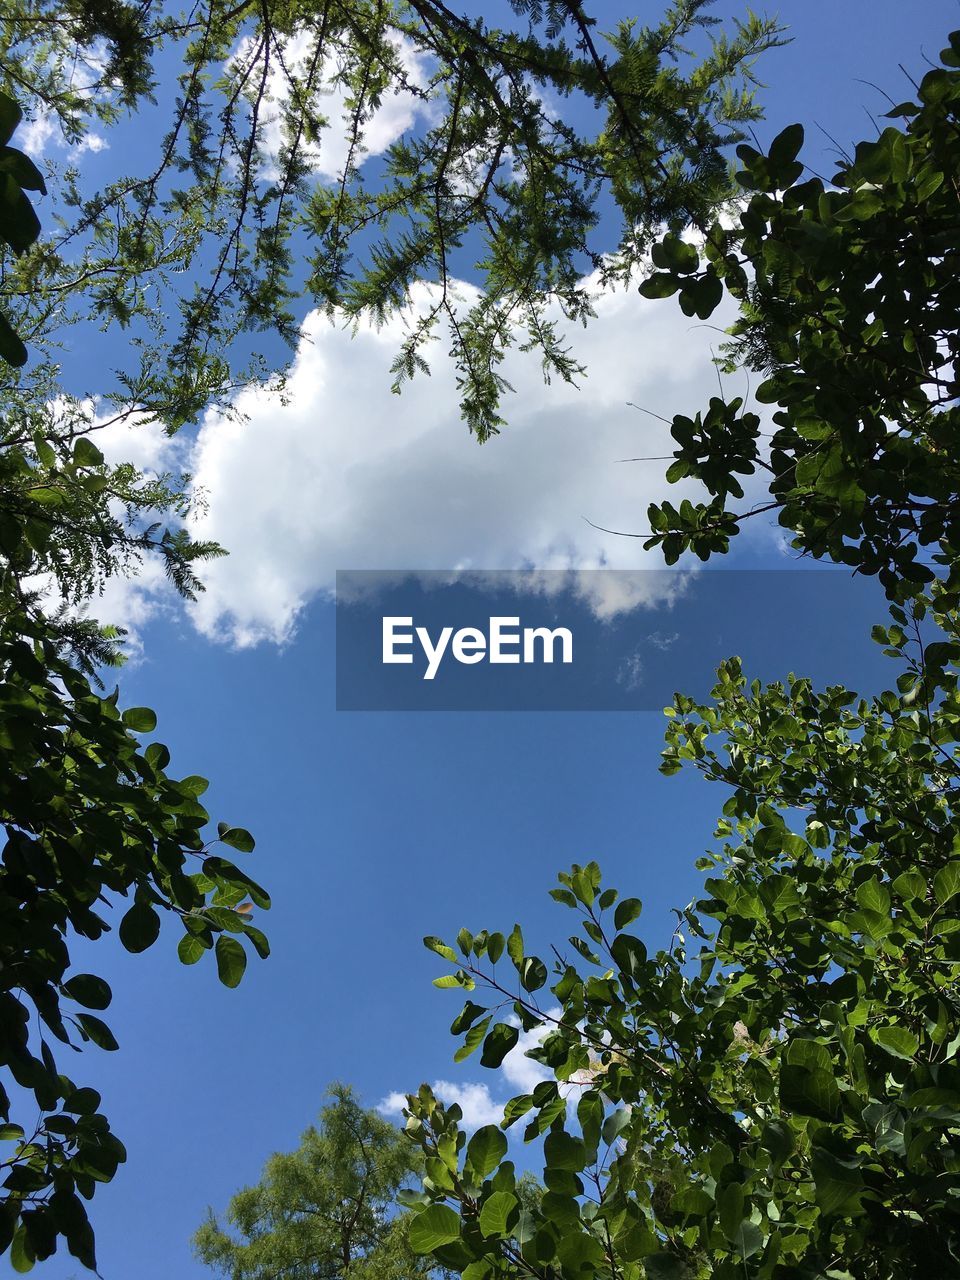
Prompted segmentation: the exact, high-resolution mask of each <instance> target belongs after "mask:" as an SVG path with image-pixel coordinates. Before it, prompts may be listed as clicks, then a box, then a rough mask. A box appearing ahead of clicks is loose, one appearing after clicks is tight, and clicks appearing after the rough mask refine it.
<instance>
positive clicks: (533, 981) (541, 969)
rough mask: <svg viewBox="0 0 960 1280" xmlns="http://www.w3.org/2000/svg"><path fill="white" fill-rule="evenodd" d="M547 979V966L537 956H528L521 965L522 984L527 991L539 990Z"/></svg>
mask: <svg viewBox="0 0 960 1280" xmlns="http://www.w3.org/2000/svg"><path fill="white" fill-rule="evenodd" d="M546 980H547V966H546V965H545V964H544V963H543V961H542V960H540V959H539V958H538V957H537V956H527V957H526V959H525V960H524V961H523V964H522V965H521V966H520V984H521V986H522V987H523V988H524V990H525V991H539V990H540V988H541V987H542V986H543V984H544V983H545V982H546Z"/></svg>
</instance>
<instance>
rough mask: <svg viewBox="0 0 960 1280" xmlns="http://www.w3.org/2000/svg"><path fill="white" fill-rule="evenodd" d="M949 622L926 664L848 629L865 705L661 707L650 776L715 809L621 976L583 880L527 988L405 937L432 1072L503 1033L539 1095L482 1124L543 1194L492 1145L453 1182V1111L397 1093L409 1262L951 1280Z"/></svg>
mask: <svg viewBox="0 0 960 1280" xmlns="http://www.w3.org/2000/svg"><path fill="white" fill-rule="evenodd" d="M957 603H958V602H957V598H956V596H955V595H953V596H952V597H951V596H947V595H946V594H941V593H939V592H938V593H936V594H935V596H934V599H933V602H932V606H931V607H932V608H933V611H934V614H935V617H936V621H937V623H938V624H939V626H940V627H941V628H942V629H943V631H944V633H945V634H946V635H947V636H948V640H947V641H943V642H941V643H940V645H939V647H937V646H934V645H930V646H929V647H928V648H926V649H924V648H923V646H922V645H921V643H920V641H919V639H918V632H917V631H916V630H915V627H916V624H917V622H918V621H919V619H917V618H916V617H914V616H911V617H908V616H907V615H906V614H903V613H900V612H898V614H897V617H898V618H899V621H896V620H895V621H894V623H893V625H892V626H891V627H890V628H881V629H880V630H879V631H878V634H877V637H876V638H877V640H878V641H879V642H880V643H882V644H884V645H885V646H887V648H888V649H889V650H890V651H891V653H893V654H895V655H896V657H897V660H898V663H899V665H900V667H901V675H900V677H899V679H898V685H899V688H898V690H897V691H890V692H885V693H883V694H882V695H880V696H879V697H876V698H862V697H858V695H857V694H856V693H855V692H854V691H852V690H849V689H846V688H844V687H841V686H831V687H828V688H826V689H824V690H822V691H817V690H815V689H814V688H812V687H811V684H810V682H809V681H808V680H806V679H803V678H793V679H791V681H790V683H789V684H788V685H781V684H774V685H771V686H769V687H766V688H762V687H761V686H760V685H759V684H757V683H753V684H750V683H748V681H747V679H746V677H745V676H744V674H743V671H742V670H741V667H740V664H739V663H738V662H737V661H736V660H731V661H729V662H727V663H725V664H724V665H723V666H722V667H721V668H720V670H719V672H718V683H717V686H716V688H715V689H714V691H713V700H712V701H711V702H709V703H706V704H695V703H694V701H693V700H692V699H691V698H688V697H685V696H683V695H678V696H677V698H676V700H675V702H674V704H673V706H672V707H671V708H669V709H668V715H669V716H670V727H669V730H668V734H667V748H666V750H665V752H664V755H663V763H662V766H661V768H662V771H663V772H664V773H673V772H675V771H676V770H677V769H679V768H681V767H682V766H687V767H694V768H697V769H699V770H700V771H701V773H702V774H703V775H704V776H705V777H706V778H708V779H710V780H711V781H714V782H718V783H719V784H720V785H721V786H722V787H723V789H724V791H725V792H726V793H727V797H726V799H725V801H724V804H723V812H722V817H721V818H720V820H719V821H718V824H717V829H716V833H715V836H716V844H715V845H714V847H713V848H712V850H711V852H710V853H709V854H708V856H707V857H705V858H703V859H701V861H700V863H699V864H698V865H699V866H700V867H701V868H702V869H703V870H704V871H705V872H709V873H710V874H709V875H708V877H707V878H706V879H705V883H704V890H703V896H702V897H701V898H700V899H699V900H697V901H696V902H694V903H692V904H690V906H688V907H687V908H685V909H684V910H682V911H678V912H677V927H676V930H675V932H674V935H673V939H672V942H671V944H670V946H669V948H667V949H665V950H659V951H657V952H656V953H648V950H647V947H646V946H645V945H644V942H643V940H642V938H641V937H640V936H639V934H638V933H637V932H636V931H635V929H636V926H635V924H634V921H635V920H636V919H637V917H638V916H639V915H640V911H641V903H640V901H639V900H638V899H636V898H630V897H627V898H622V899H620V898H619V897H618V894H617V891H616V890H615V889H613V888H606V887H604V886H603V884H602V882H601V877H600V870H599V868H598V867H597V865H596V864H594V863H591V864H589V865H588V866H585V867H580V866H575V867H574V868H573V869H572V870H571V871H570V872H567V873H564V874H562V875H561V876H560V886H559V887H558V888H557V889H554V890H553V891H552V895H553V897H554V898H556V899H557V900H558V901H559V902H560V903H562V904H563V905H564V906H566V907H568V908H570V909H572V910H573V911H575V912H576V913H577V915H578V917H579V919H578V922H577V924H578V928H577V931H576V932H575V933H574V934H573V935H572V936H570V938H569V943H568V946H569V950H568V949H567V948H566V947H565V948H562V949H561V948H558V949H557V951H556V954H557V956H558V959H557V961H556V963H554V964H553V965H552V966H551V969H552V977H551V976H550V974H549V973H548V965H547V964H546V963H545V962H544V961H543V960H542V959H541V958H539V957H538V956H536V955H532V954H530V953H529V952H528V950H527V949H526V946H525V943H524V938H523V933H522V930H521V928H520V926H519V925H517V926H516V927H515V928H514V929H513V930H512V932H510V933H509V934H508V935H506V936H505V935H504V933H501V932H496V931H490V932H488V931H487V930H483V931H481V932H479V933H477V934H475V935H474V934H472V933H470V932H469V931H467V930H464V931H462V932H461V933H460V934H459V935H458V937H457V940H456V944H455V947H454V946H448V945H447V944H446V943H443V942H441V941H440V940H439V939H436V938H429V939H426V940H425V941H426V944H427V946H428V947H430V948H431V949H432V950H434V951H436V952H437V953H438V954H439V955H440V956H441V957H443V958H444V959H446V960H448V961H450V962H451V964H452V966H453V970H452V972H451V973H450V975H449V976H446V977H443V978H440V979H438V985H440V986H444V987H453V988H454V989H456V988H458V987H459V988H461V989H463V990H466V991H467V992H469V993H470V996H469V998H468V1000H467V1002H466V1004H465V1005H464V1008H463V1010H462V1012H461V1013H460V1014H459V1015H458V1017H457V1018H456V1019H455V1020H454V1023H453V1026H452V1028H451V1029H452V1030H453V1032H454V1033H455V1034H456V1035H457V1036H458V1038H459V1039H460V1040H461V1042H462V1047H461V1049H460V1050H459V1051H458V1053H457V1058H458V1059H460V1060H462V1059H464V1058H466V1057H468V1056H469V1055H470V1054H471V1053H472V1052H474V1051H476V1050H477V1049H480V1051H481V1064H482V1065H483V1066H485V1067H491V1068H492V1067H497V1066H498V1065H499V1064H500V1062H501V1061H502V1059H503V1057H504V1055H505V1054H506V1053H507V1052H508V1051H509V1050H510V1049H511V1048H512V1047H513V1046H514V1045H515V1044H516V1043H517V1040H518V1037H519V1028H520V1027H522V1028H523V1029H525V1030H527V1031H539V1032H540V1033H541V1034H542V1042H541V1045H540V1047H539V1048H537V1049H535V1050H533V1051H531V1054H530V1056H532V1057H534V1058H536V1059H537V1060H538V1061H540V1062H542V1063H543V1064H544V1065H545V1066H546V1067H548V1068H549V1070H550V1073H551V1078H550V1079H549V1080H547V1081H545V1082H544V1083H542V1084H540V1085H538V1086H537V1087H536V1088H535V1089H534V1090H533V1092H532V1093H530V1094H524V1095H521V1096H519V1097H516V1098H514V1099H513V1100H512V1101H511V1102H509V1103H508V1104H507V1106H506V1108H505V1119H504V1127H509V1126H510V1125H513V1124H515V1123H517V1121H519V1120H520V1119H521V1117H526V1118H527V1122H526V1128H525V1134H524V1136H525V1137H526V1138H527V1140H528V1141H532V1140H535V1139H539V1138H540V1137H541V1136H543V1139H544V1141H543V1159H544V1173H543V1181H544V1184H545V1186H546V1188H547V1193H546V1194H545V1195H544V1197H543V1199H542V1201H541V1203H540V1206H539V1207H538V1208H533V1209H531V1208H530V1207H527V1208H524V1209H523V1210H522V1211H521V1206H520V1205H519V1203H518V1200H517V1197H516V1192H515V1189H514V1174H513V1166H512V1164H511V1163H510V1162H509V1161H504V1160H503V1157H504V1156H505V1154H506V1142H505V1141H501V1143H500V1144H499V1146H497V1145H496V1144H494V1143H493V1141H492V1140H491V1148H490V1149H491V1151H492V1152H493V1157H492V1158H491V1159H484V1160H480V1159H478V1158H477V1156H476V1155H475V1154H474V1152H473V1151H472V1144H470V1145H465V1141H464V1135H463V1134H462V1133H461V1132H460V1130H459V1125H458V1121H459V1118H460V1116H459V1109H458V1108H455V1107H446V1108H445V1107H444V1106H443V1105H442V1104H441V1103H439V1102H438V1101H437V1100H436V1099H435V1098H434V1097H433V1095H432V1094H431V1093H430V1091H429V1090H427V1089H425V1088H424V1089H421V1091H420V1093H419V1094H417V1095H412V1096H411V1097H410V1098H409V1100H408V1114H409V1120H408V1126H407V1127H408V1132H409V1133H410V1134H411V1136H412V1137H413V1138H414V1139H415V1141H416V1142H417V1144H418V1145H419V1146H420V1147H421V1148H422V1149H423V1151H424V1152H425V1155H426V1157H427V1177H426V1178H425V1179H424V1182H423V1189H424V1203H425V1206H426V1207H425V1208H424V1209H423V1211H422V1218H418V1219H416V1220H415V1222H414V1226H413V1228H412V1233H413V1235H414V1238H415V1239H416V1240H417V1241H418V1243H419V1244H420V1245H421V1247H423V1248H424V1249H425V1250H426V1251H427V1252H430V1253H432V1255H433V1256H434V1257H435V1258H436V1259H437V1260H438V1261H439V1262H441V1263H443V1264H444V1265H446V1266H449V1267H451V1268H453V1269H455V1270H457V1271H460V1272H462V1274H463V1275H464V1277H465V1280H493V1278H494V1277H496V1276H499V1275H529V1276H537V1277H545V1276H562V1277H564V1278H569V1280H573V1277H578V1278H579V1280H587V1278H588V1277H594V1276H602V1277H616V1276H619V1277H623V1278H624V1280H630V1278H631V1277H642V1276H647V1277H653V1278H654V1280H661V1278H667V1280H698V1278H703V1280H705V1278H706V1277H721V1278H722V1277H730V1278H731V1280H733V1277H758V1278H760V1277H764V1278H767V1277H770V1278H772V1280H801V1277H803V1278H804V1280H806V1278H810V1280H812V1278H813V1277H830V1278H831V1280H846V1277H857V1280H894V1278H895V1277H907V1276H918V1277H919V1276H924V1275H927V1274H930V1273H931V1271H932V1272H934V1273H935V1274H941V1275H947V1274H950V1275H952V1274H955V1273H957V1272H958V1270H960V1215H958V1211H957V1187H958V1185H960V1184H958V1177H960V1160H958V1154H960V1072H958V1065H957V1054H958V1049H960V992H958V986H957V977H956V973H957V969H956V967H957V965H958V964H960V950H958V943H957V939H958V936H960V935H958V932H957V931H958V929H960V826H958V818H957V804H958V797H960V766H958V762H957V758H956V744H957V742H958V741H960V701H958V687H957V673H956V662H957V658H958V656H960V644H958V637H960V632H958V616H957ZM920 612H921V610H920V607H919V606H918V607H917V609H916V613H917V614H919V613H920ZM918 689H919V692H918ZM504 966H505V967H504ZM553 1005H557V1006H559V1012H557V1013H555V1012H552V1011H551V1006H553ZM451 1206H452V1207H451ZM511 1236H512V1237H516V1240H517V1241H519V1244H518V1245H517V1244H515V1243H513V1242H512V1241H511V1240H510V1239H509V1238H508V1237H511Z"/></svg>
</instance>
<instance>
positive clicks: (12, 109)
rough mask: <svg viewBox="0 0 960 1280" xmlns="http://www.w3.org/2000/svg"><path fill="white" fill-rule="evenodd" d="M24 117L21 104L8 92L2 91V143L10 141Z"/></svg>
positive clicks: (0, 120) (0, 109)
mask: <svg viewBox="0 0 960 1280" xmlns="http://www.w3.org/2000/svg"><path fill="white" fill-rule="evenodd" d="M22 119H23V112H22V111H21V109H20V106H19V104H18V103H16V102H15V101H14V100H13V98H11V97H10V96H9V95H8V94H6V93H0V144H4V145H6V143H8V142H9V141H10V139H11V137H12V136H13V134H14V132H15V130H16V128H17V125H18V124H19V123H20V121H21V120H22Z"/></svg>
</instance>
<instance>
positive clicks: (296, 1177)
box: [194, 1084, 431, 1280]
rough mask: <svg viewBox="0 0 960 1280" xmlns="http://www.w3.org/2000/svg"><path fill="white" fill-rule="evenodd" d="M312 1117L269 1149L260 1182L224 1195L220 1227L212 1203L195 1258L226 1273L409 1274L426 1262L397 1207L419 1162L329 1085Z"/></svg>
mask: <svg viewBox="0 0 960 1280" xmlns="http://www.w3.org/2000/svg"><path fill="white" fill-rule="evenodd" d="M329 1096H330V1098H331V1101H330V1102H329V1103H327V1105H326V1106H325V1107H324V1108H323V1110H322V1111H321V1112H320V1123H319V1126H318V1127H316V1128H313V1127H311V1128H309V1129H308V1130H307V1131H306V1132H305V1133H304V1134H303V1136H302V1138H301V1139H300V1145H299V1147H298V1148H297V1149H296V1151H292V1152H289V1153H285V1154H280V1155H274V1156H271V1158H270V1159H269V1160H268V1161H267V1164H266V1166H265V1167H264V1171H263V1175H262V1177H261V1179H260V1181H259V1182H258V1183H257V1184H256V1185H255V1186H252V1187H246V1188H244V1190H242V1191H238V1192H237V1194H236V1195H235V1196H234V1197H233V1198H232V1199H231V1201H230V1205H229V1208H228V1209H227V1214H226V1222H227V1226H226V1227H224V1226H221V1225H220V1223H219V1222H218V1220H217V1218H216V1217H215V1216H214V1214H213V1211H212V1210H211V1211H210V1213H209V1216H208V1218H207V1221H206V1222H205V1223H204V1225H203V1226H202V1227H201V1228H200V1230H199V1231H198V1232H197V1234H196V1236H195V1237H194V1247H195V1249H196V1253H197V1257H198V1258H199V1259H200V1260H201V1261H202V1262H204V1263H206V1265H207V1266H209V1267H212V1268H214V1270H216V1271H217V1272H218V1273H219V1274H221V1275H223V1276H227V1277H229V1278H230V1280H268V1278H272V1277H275V1276H278V1275H282V1276H284V1277H285V1280H335V1278H336V1280H347V1278H348V1277H353V1280H414V1278H415V1277H416V1276H426V1274H427V1272H428V1271H429V1270H430V1265H431V1264H429V1263H428V1262H426V1261H424V1259H423V1258H420V1257H418V1256H417V1255H416V1254H415V1253H414V1252H413V1251H412V1249H411V1248H410V1243H409V1240H408V1232H407V1226H408V1215H407V1214H405V1213H404V1212H402V1211H399V1210H398V1208H397V1202H398V1198H401V1199H402V1197H403V1193H404V1189H405V1188H408V1186H409V1184H410V1182H411V1181H412V1179H413V1177H414V1175H415V1174H416V1173H417V1172H418V1171H419V1169H420V1167H421V1166H420V1161H419V1158H418V1156H417V1153H416V1152H415V1151H414V1149H413V1147H412V1146H411V1145H410V1143H409V1142H407V1141H406V1139H405V1138H404V1136H403V1134H402V1133H401V1132H400V1131H399V1130H398V1129H397V1128H396V1126H395V1125H393V1124H391V1123H390V1122H389V1121H387V1120H384V1119H383V1117H382V1116H380V1115H378V1114H377V1113H376V1112H375V1111H365V1110H363V1108H361V1106H360V1105H359V1103H358V1102H357V1100H356V1098H355V1096H354V1094H353V1091H352V1090H351V1089H350V1088H348V1087H347V1086H344V1085H340V1084H335V1085H333V1086H331V1088H330V1090H329Z"/></svg>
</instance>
